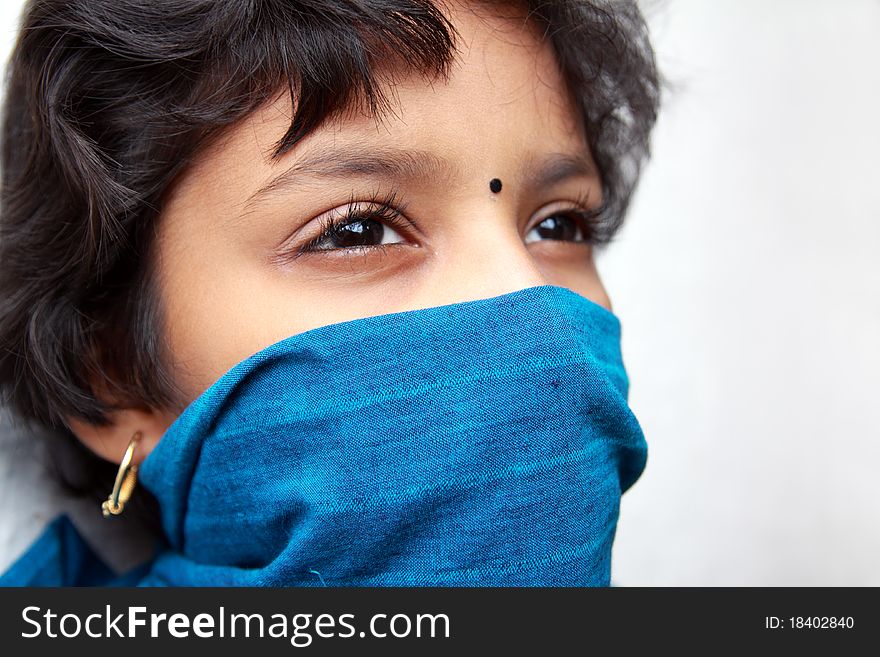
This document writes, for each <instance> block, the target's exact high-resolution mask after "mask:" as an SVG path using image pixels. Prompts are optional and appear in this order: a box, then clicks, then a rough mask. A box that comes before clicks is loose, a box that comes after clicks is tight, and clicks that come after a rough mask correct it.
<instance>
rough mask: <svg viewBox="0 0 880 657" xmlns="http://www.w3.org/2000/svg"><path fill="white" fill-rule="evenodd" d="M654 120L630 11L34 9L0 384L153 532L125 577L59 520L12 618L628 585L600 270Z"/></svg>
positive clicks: (111, 500) (73, 472) (1, 262)
mask: <svg viewBox="0 0 880 657" xmlns="http://www.w3.org/2000/svg"><path fill="white" fill-rule="evenodd" d="M657 104H658V82H657V73H656V70H655V67H654V62H653V55H652V52H651V49H650V45H649V42H648V39H647V33H646V28H645V25H644V23H643V21H642V18H641V16H640V14H639V11H638V9H637V7H636V6H635V3H632V2H587V1H584V0H552V1H549V2H546V1H544V2H534V3H532V2H528V3H518V2H495V1H481V2H465V1H461V2H458V1H456V2H448V3H440V2H432V1H431V0H236V1H232V0H230V1H224V2H214V1H213V0H211V1H207V0H175V1H173V2H161V3H155V2H145V1H140V0H112V1H111V0H74V1H72V2H71V1H68V0H64V1H61V0H41V1H38V2H37V1H34V2H30V3H28V5H27V7H26V10H25V14H24V18H23V24H22V27H21V32H20V36H19V40H18V43H17V45H16V47H15V51H14V54H13V57H12V59H11V62H10V64H9V77H8V82H7V87H6V100H5V115H4V123H3V133H2V135H3V161H2V166H3V170H2V175H3V187H2V193H3V208H2V240H0V258H2V259H0V294H2V307H0V344H2V347H3V348H2V349H0V384H2V388H3V391H4V393H5V398H6V402H7V404H8V405H9V407H10V408H11V409H12V410H13V411H14V412H15V414H16V416H17V417H19V418H21V419H22V420H23V421H26V422H28V423H30V424H34V425H37V426H41V427H44V428H45V429H47V430H49V431H50V432H51V433H53V434H54V435H55V436H56V438H57V439H58V440H57V441H56V442H55V443H54V444H53V446H52V447H51V450H52V453H53V454H54V455H55V456H56V459H57V460H58V461H59V468H60V470H61V471H62V472H63V473H64V476H65V478H66V479H67V480H69V481H74V482H76V481H78V482H83V481H86V482H88V484H89V485H90V486H91V487H97V490H98V491H99V492H100V498H101V499H103V500H104V502H103V505H102V507H101V508H102V510H103V513H104V515H106V516H108V517H111V518H112V517H113V516H115V515H118V514H120V513H122V512H123V511H128V510H129V509H131V511H128V512H129V513H131V512H132V511H136V512H137V513H139V515H141V516H142V517H146V518H149V516H150V513H151V512H154V513H156V514H158V518H159V521H158V523H157V525H158V526H160V527H161V529H160V531H159V532H158V535H159V539H160V541H159V544H158V549H157V551H156V554H155V555H154V556H153V557H152V558H151V559H150V560H149V561H147V562H146V563H144V564H142V565H141V566H139V567H137V568H135V569H134V570H131V571H128V572H125V573H122V574H118V573H115V572H113V571H112V570H111V569H110V568H109V567H108V566H106V565H105V564H103V563H102V562H101V561H100V559H98V558H97V557H96V555H95V554H94V553H93V552H92V550H91V548H90V547H89V546H88V544H87V543H86V542H85V541H84V540H83V539H82V537H81V536H80V534H79V532H78V531H77V530H76V528H75V527H74V526H73V525H72V524H71V523H70V521H69V520H67V519H66V518H65V517H63V516H62V517H61V518H59V519H58V520H57V521H55V522H54V523H53V524H51V525H50V526H49V528H47V530H46V531H45V533H44V534H43V535H42V536H41V538H40V539H39V540H38V541H37V542H36V543H35V544H34V546H33V547H32V548H31V549H30V550H29V551H28V552H27V553H26V554H25V555H23V556H22V557H21V559H19V561H18V562H16V563H15V564H14V565H13V566H12V568H10V569H9V571H8V572H7V573H6V574H5V575H4V577H3V579H2V582H3V583H4V584H7V585H35V584H36V585H40V584H43V585H100V584H142V585H218V584H219V585H269V586H274V585H284V586H287V585H322V584H327V585H361V586H363V585H398V586H399V585H480V586H495V585H608V584H609V582H610V554H611V546H612V542H613V536H614V531H615V528H616V522H617V514H618V505H619V498H620V494H621V493H622V492H623V491H625V490H626V489H627V488H629V487H630V486H631V485H632V484H633V483H634V482H635V480H636V479H637V478H638V476H639V474H640V473H641V471H642V469H643V468H644V465H645V460H646V446H645V442H644V437H643V435H642V432H641V429H640V427H639V424H638V421H637V420H636V418H635V417H634V416H633V415H632V412H631V411H630V409H629V408H628V406H627V404H626V398H627V386H628V380H627V377H626V372H625V370H624V368H623V363H622V360H621V357H620V343H619V340H620V325H619V321H618V318H617V317H616V315H615V314H614V313H613V312H612V309H611V303H610V300H609V296H608V293H607V291H606V290H605V288H604V287H603V285H602V282H601V280H600V278H599V275H598V272H597V270H596V267H595V255H596V251H597V250H598V249H599V248H601V247H602V246H603V245H605V244H607V243H608V242H609V241H610V240H611V239H612V237H613V235H614V234H615V232H616V231H617V230H618V229H619V227H620V225H621V222H622V221H623V218H624V215H625V212H626V209H627V205H628V203H629V200H630V197H631V195H632V192H633V189H634V187H635V184H636V181H637V178H638V173H639V169H640V166H641V164H642V162H643V161H644V159H645V158H646V156H647V153H648V137H649V132H650V129H651V127H652V125H653V123H654V120H655V115H656V111H657ZM129 499H130V502H129ZM138 505H139V506H140V508H139V509H138ZM98 509H99V502H97V501H96V504H95V510H96V515H97V513H98V512H99V511H98ZM107 522H110V521H107ZM62 557H63V558H62Z"/></svg>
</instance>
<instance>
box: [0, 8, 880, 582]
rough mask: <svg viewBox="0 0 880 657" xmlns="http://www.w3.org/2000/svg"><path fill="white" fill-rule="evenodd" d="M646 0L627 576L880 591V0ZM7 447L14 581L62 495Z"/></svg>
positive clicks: (622, 532) (618, 571)
mask: <svg viewBox="0 0 880 657" xmlns="http://www.w3.org/2000/svg"><path fill="white" fill-rule="evenodd" d="M645 7H646V13H647V15H648V19H649V23H650V25H651V29H652V32H653V39H654V43H655V47H656V50H657V56H658V61H659V64H660V66H661V68H662V69H663V71H664V73H665V74H666V76H667V77H668V78H669V79H670V82H671V88H670V89H669V90H668V91H667V94H666V98H665V104H664V108H663V113H662V115H661V119H660V122H659V124H658V126H657V130H656V132H655V135H654V159H653V161H652V163H651V164H650V165H649V166H648V168H647V169H646V171H645V174H644V176H643V179H642V184H641V186H640V188H639V191H638V194H637V197H636V199H635V203H634V206H633V208H632V211H631V213H630V216H629V219H628V222H627V224H626V226H625V227H624V229H623V231H622V232H621V233H620V235H619V237H618V239H617V240H616V243H614V244H613V245H612V246H611V247H610V248H609V249H608V251H607V252H605V253H603V254H601V256H600V258H599V267H600V271H601V272H602V275H603V277H604V280H605V283H606V286H607V287H608V289H609V292H610V293H611V297H612V301H613V303H614V309H615V312H616V313H617V314H618V315H619V316H620V317H621V319H622V322H623V350H624V358H625V361H626V365H627V368H628V370H629V373H630V378H631V391H630V402H631V405H632V407H633V409H634V410H635V412H636V414H637V416H638V417H639V418H640V420H641V422H642V426H643V428H644V430H645V433H646V436H647V438H648V442H649V446H650V453H649V459H648V467H647V469H646V471H645V473H644V474H643V476H642V478H641V479H640V480H639V481H638V482H637V483H636V484H635V486H634V487H633V488H632V489H631V490H630V491H629V492H628V493H627V494H626V495H625V496H624V498H623V501H622V504H621V516H620V522H619V526H618V534H617V540H616V543H615V552H614V559H613V579H614V582H615V584H617V585H622V586H628V585H671V586H675V585H697V586H702V585H857V586H858V585H873V586H878V585H880V565H878V560H880V476H878V475H877V472H876V470H877V467H878V464H880V344H878V343H880V264H878V263H880V260H878V252H880V212H878V207H880V184H878V182H880V164H878V157H880V130H878V127H877V124H878V120H880V73H878V68H877V67H878V65H880V2H878V1H877V0H844V1H840V2H827V1H826V0H774V1H772V2H771V1H768V0H713V1H712V2H707V1H705V0H669V1H667V2H662V3H651V4H648V3H645ZM17 12H18V6H17V4H16V3H14V2H8V3H3V4H2V5H0V37H2V43H0V46H2V47H3V52H2V54H3V56H4V59H5V55H6V53H8V50H9V48H10V47H11V43H12V40H13V37H14V30H15V23H16V18H17ZM0 445H2V450H0V570H2V569H4V568H5V567H6V566H7V565H8V564H9V563H10V562H11V561H12V559H13V558H14V557H15V556H16V555H17V554H18V553H19V552H21V551H22V550H23V549H25V547H26V546H27V545H28V544H29V543H30V541H31V540H33V538H34V537H35V536H36V535H37V533H38V532H39V530H40V529H41V528H42V523H43V522H45V520H46V519H47V518H48V517H50V516H51V515H53V514H54V512H55V511H57V509H58V505H59V504H61V500H60V498H59V496H58V493H57V492H56V491H54V489H53V488H52V487H51V486H50V487H49V488H45V484H44V483H42V482H44V480H42V479H39V477H40V475H39V470H38V468H37V466H36V462H35V461H33V460H30V459H28V458H25V455H26V453H27V451H28V450H27V449H26V448H25V447H24V446H22V445H21V444H18V443H15V442H14V441H10V440H9V439H8V437H7V439H4V440H2V441H0ZM38 483H39V485H38Z"/></svg>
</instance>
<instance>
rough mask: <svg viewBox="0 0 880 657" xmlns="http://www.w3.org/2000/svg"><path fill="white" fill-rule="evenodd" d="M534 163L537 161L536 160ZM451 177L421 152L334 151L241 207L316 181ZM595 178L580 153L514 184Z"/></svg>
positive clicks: (551, 161)
mask: <svg viewBox="0 0 880 657" xmlns="http://www.w3.org/2000/svg"><path fill="white" fill-rule="evenodd" d="M536 160H537V161H536ZM454 173H455V166H454V165H453V163H452V162H451V161H450V160H449V159H447V158H445V157H442V156H440V155H437V154H435V153H430V152H428V151H423V150H413V149H398V148H388V147H384V148H369V149H355V148H334V149H324V150H322V151H320V152H314V153H307V154H306V155H305V156H303V157H302V158H301V159H300V160H298V161H297V162H296V163H295V164H294V165H293V166H291V167H290V168H289V169H287V170H285V171H283V172H281V173H280V174H279V175H277V176H276V177H274V178H273V179H272V180H270V181H269V182H268V183H267V184H266V185H264V186H262V187H261V188H260V189H258V190H257V191H256V192H254V193H253V194H251V196H250V197H249V198H248V199H247V201H245V203H244V206H243V207H244V211H245V212H246V213H247V212H250V211H252V210H253V209H254V208H255V207H256V206H257V205H259V204H260V203H261V202H263V201H264V200H266V199H268V198H270V197H272V196H275V195H276V194H281V193H284V192H286V191H289V190H290V189H293V188H297V187H302V186H305V185H307V184H308V183H309V182H314V181H317V180H320V179H325V178H329V179H345V178H351V177H360V178H382V179H396V180H405V181H419V180H421V181H424V180H431V181H435V182H436V181H438V180H439V181H443V180H446V181H449V180H450V179H451V178H452V176H453V174H454ZM576 177H598V174H597V173H596V169H595V167H594V166H593V164H592V162H591V161H590V158H589V156H588V155H587V154H586V153H585V152H577V153H550V154H549V155H545V156H544V157H542V158H536V157H535V156H531V157H527V158H525V159H524V160H523V161H522V165H521V169H520V171H519V182H520V183H521V184H526V185H528V186H531V187H536V188H542V187H550V186H552V185H554V184H558V183H560V182H562V181H564V180H567V179H569V178H576Z"/></svg>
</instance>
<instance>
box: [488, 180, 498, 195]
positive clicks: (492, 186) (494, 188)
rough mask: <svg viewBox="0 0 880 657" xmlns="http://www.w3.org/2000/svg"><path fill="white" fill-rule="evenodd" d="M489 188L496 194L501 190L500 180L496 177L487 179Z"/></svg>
mask: <svg viewBox="0 0 880 657" xmlns="http://www.w3.org/2000/svg"><path fill="white" fill-rule="evenodd" d="M489 189H491V190H492V193H493V194H497V193H498V192H500V191H501V181H500V180H498V178H492V180H490V181H489Z"/></svg>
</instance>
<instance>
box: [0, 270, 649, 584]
mask: <svg viewBox="0 0 880 657" xmlns="http://www.w3.org/2000/svg"><path fill="white" fill-rule="evenodd" d="M627 395H628V378H627V375H626V371H625V369H624V366H623V362H622V358H621V352H620V322H619V320H618V318H617V317H616V316H615V315H614V314H613V313H612V312H610V311H608V310H607V309H605V308H603V307H602V306H599V305H598V304H596V303H594V302H593V301H590V300H589V299H587V298H585V297H583V296H581V295H579V294H577V293H575V292H573V291H571V290H569V289H567V288H563V287H558V286H555V285H541V286H535V287H529V288H525V289H522V290H518V291H516V292H510V293H507V294H503V295H500V296H496V297H492V298H489V299H480V300H475V301H465V302H460V303H454V304H449V305H443V306H436V307H433V308H425V309H419V310H410V311H403V312H397V313H390V314H385V315H378V316H374V317H367V318H362V319H356V320H351V321H346V322H340V323H336V324H330V325H328V326H323V327H320V328H317V329H312V330H309V331H305V332H304V333H300V334H297V335H293V336H291V337H289V338H286V339H284V340H282V341H280V342H277V343H275V344H273V345H271V346H269V347H267V348H265V349H263V350H261V351H259V352H258V353H256V354H254V355H252V356H251V357H249V358H247V359H245V360H244V361H242V362H240V363H238V364H237V365H236V366H234V367H233V368H232V369H231V370H229V371H228V372H227V373H226V374H224V375H223V376H222V377H220V379H219V380H218V381H216V382H215V383H214V384H213V385H212V386H211V387H210V388H208V389H207V390H206V391H205V392H204V393H203V394H202V395H201V396H200V397H199V398H198V399H196V400H195V401H194V402H193V403H192V404H191V405H190V406H189V407H187V409H186V410H185V411H184V412H183V413H182V414H181V415H180V416H179V417H178V418H177V419H176V420H175V422H174V423H173V424H172V425H171V427H169V429H168V431H167V432H166V433H165V435H164V436H163V437H162V439H161V440H160V441H159V443H158V445H157V446H156V447H155V448H154V449H153V451H152V452H151V453H150V454H149V455H148V456H147V458H146V459H145V460H144V462H143V463H142V464H141V467H140V471H139V483H140V485H143V486H144V487H146V488H147V489H148V490H150V491H151V492H152V493H153V494H154V495H155V496H156V498H157V499H158V501H159V504H160V508H161V512H162V522H163V527H164V530H165V533H166V535H167V539H168V543H169V544H170V547H169V548H168V549H166V550H164V551H163V552H162V553H160V554H159V555H158V556H157V557H156V558H155V559H154V560H152V561H151V562H150V563H149V564H145V565H144V566H142V567H141V568H139V569H136V570H135V571H132V572H130V573H127V574H126V575H123V576H122V577H121V578H116V579H114V578H113V577H111V576H109V575H108V574H107V573H104V572H103V571H102V572H101V574H100V576H96V575H95V574H94V572H92V574H91V575H89V574H88V573H86V571H85V570H84V566H82V565H78V564H77V563H74V564H73V565H69V566H67V568H66V569H65V568H60V569H58V570H59V572H62V575H60V576H59V577H63V578H67V582H72V581H75V580H76V579H77V577H80V578H83V577H84V578H85V580H91V581H85V582H83V580H82V579H80V583H97V584H131V583H137V584H139V585H174V586H179V585H199V586H201V585H205V586H230V585H231V586H322V585H327V586H607V585H609V584H610V578H611V549H612V543H613V540H614V534H615V530H616V526H617V519H618V511H619V503H620V496H621V494H622V493H623V492H624V491H626V490H627V489H628V488H629V487H630V486H632V484H633V483H634V482H635V481H636V479H638V477H639V475H640V474H641V472H642V470H643V469H644V467H645V462H646V457H647V445H646V443H645V439H644V435H643V433H642V430H641V428H640V426H639V423H638V421H637V419H636V418H635V416H634V415H633V413H632V411H631V410H630V408H629V406H628V405H627ZM53 526H54V531H55V532H56V534H57V533H59V532H60V533H64V532H66V531H68V530H67V529H65V528H62V529H61V530H59V528H58V526H57V522H56V524H55V525H53ZM51 529H52V527H50V530H51ZM47 531H49V530H47ZM41 540H46V537H45V535H44V536H43V537H42V539H41ZM48 543H49V544H50V545H49V547H50V550H49V551H51V549H56V551H57V546H55V544H54V543H53V541H52V540H48ZM38 546H39V541H38V542H37V544H36V545H35V546H34V549H36V548H37V547H38ZM32 550H33V549H32ZM62 552H63V551H62ZM70 553H71V551H70V550H69V549H68V550H67V551H66V552H65V554H67V558H68V560H70ZM46 554H47V548H46V546H44V547H43V549H42V555H43V561H44V562H45V561H46ZM27 557H28V555H27V554H26V555H25V557H23V558H22V560H20V561H19V562H18V563H17V564H15V565H14V566H13V568H12V569H11V570H10V571H9V572H8V573H7V575H5V576H4V577H3V578H2V579H0V583H6V584H15V583H16V582H15V581H14V577H10V575H14V574H15V573H14V571H16V568H18V577H19V578H26V577H27V576H28V573H29V572H30V574H33V570H34V568H35V565H34V564H35V563H36V562H35V561H31V562H30V564H29V563H28V561H27ZM49 561H52V560H51V559H49ZM82 561H83V562H84V563H85V564H86V566H88V569H90V570H91V571H94V570H95V569H96V566H95V564H94V563H93V560H90V559H89V558H84V559H83V560H82ZM53 563H55V562H53ZM98 565H99V566H100V564H98ZM84 573H86V574H85V575H84ZM62 585H63V584H62Z"/></svg>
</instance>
